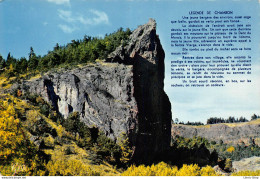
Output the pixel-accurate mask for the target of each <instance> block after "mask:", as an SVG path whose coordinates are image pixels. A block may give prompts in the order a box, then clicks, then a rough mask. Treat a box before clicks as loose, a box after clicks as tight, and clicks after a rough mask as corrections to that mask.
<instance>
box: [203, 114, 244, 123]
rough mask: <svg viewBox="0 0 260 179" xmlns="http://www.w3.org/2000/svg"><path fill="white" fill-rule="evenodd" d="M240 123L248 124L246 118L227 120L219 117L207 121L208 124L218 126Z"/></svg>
mask: <svg viewBox="0 0 260 179" xmlns="http://www.w3.org/2000/svg"><path fill="white" fill-rule="evenodd" d="M238 122H248V120H247V119H246V118H245V117H242V116H241V117H240V118H237V119H236V118H235V117H231V116H230V117H228V118H227V119H224V118H218V117H211V118H209V119H208V120H207V124H218V123H238Z"/></svg>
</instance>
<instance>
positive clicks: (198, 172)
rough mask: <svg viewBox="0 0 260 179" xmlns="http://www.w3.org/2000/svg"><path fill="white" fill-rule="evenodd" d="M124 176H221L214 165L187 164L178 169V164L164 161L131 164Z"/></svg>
mask: <svg viewBox="0 0 260 179" xmlns="http://www.w3.org/2000/svg"><path fill="white" fill-rule="evenodd" d="M121 175H122V176H219V175H218V174H217V173H216V172H215V171H214V169H213V168H212V167H210V166H206V167H203V168H200V167H199V166H198V165H197V164H195V165H193V164H192V165H186V164H184V165H183V167H182V168H180V169H179V170H178V168H177V167H176V166H170V165H168V164H166V163H164V162H161V163H159V164H157V165H152V166H147V167H146V166H144V165H140V166H138V167H137V166H135V165H132V166H130V167H129V168H128V169H127V170H126V171H125V172H123V173H122V174H121Z"/></svg>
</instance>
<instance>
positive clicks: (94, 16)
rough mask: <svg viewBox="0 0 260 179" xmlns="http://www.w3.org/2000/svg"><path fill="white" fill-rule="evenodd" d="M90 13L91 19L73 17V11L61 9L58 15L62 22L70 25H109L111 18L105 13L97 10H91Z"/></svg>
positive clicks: (80, 15) (78, 16)
mask: <svg viewBox="0 0 260 179" xmlns="http://www.w3.org/2000/svg"><path fill="white" fill-rule="evenodd" d="M89 12H90V13H89V14H88V16H89V17H85V16H83V15H82V14H78V15H73V14H72V12H71V11H65V10H62V9H59V10H58V15H59V17H60V18H61V19H62V20H64V21H66V22H69V23H81V24H84V25H99V24H109V18H108V15H107V14H106V13H105V12H103V11H98V10H95V9H91V10H90V11H89Z"/></svg>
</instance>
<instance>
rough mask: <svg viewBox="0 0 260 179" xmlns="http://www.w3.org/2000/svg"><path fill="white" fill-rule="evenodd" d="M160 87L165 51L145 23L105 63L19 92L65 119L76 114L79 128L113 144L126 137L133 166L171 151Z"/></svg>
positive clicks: (50, 76) (28, 84)
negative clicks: (96, 130) (85, 127)
mask: <svg viewBox="0 0 260 179" xmlns="http://www.w3.org/2000/svg"><path fill="white" fill-rule="evenodd" d="M163 81H164V50H163V48H162V46H161V43H160V40H159V37H158V35H156V22H155V21H154V20H152V19H150V20H149V22H148V23H147V24H145V25H142V26H139V27H138V28H137V29H136V30H134V31H133V32H132V34H131V36H130V40H129V42H128V44H127V45H124V46H122V45H121V46H119V47H118V48H117V49H116V50H115V51H114V52H113V53H111V54H110V55H109V57H108V58H107V59H106V62H99V63H95V64H91V65H86V66H84V67H81V68H74V69H72V70H64V69H63V70H59V72H49V73H47V74H45V75H44V76H42V77H40V78H38V79H34V80H30V81H24V82H22V84H21V85H20V88H21V89H22V90H24V91H28V92H29V93H31V94H39V95H41V96H42V97H43V98H44V99H45V100H46V101H48V102H49V103H51V104H52V105H53V106H54V107H55V109H56V110H57V112H59V113H60V114H61V115H63V116H64V117H65V118H67V117H68V115H69V113H71V112H74V111H78V112H79V113H80V117H81V120H82V121H83V122H84V123H86V124H87V125H89V126H96V127H98V128H99V129H101V130H102V131H104V132H105V134H106V135H107V136H108V137H110V138H112V139H114V140H116V139H117V137H118V136H119V135H120V134H121V133H127V135H128V137H129V140H130V142H131V144H132V146H133V151H134V152H133V160H134V161H136V162H142V161H146V162H147V161H148V162H149V161H151V160H153V157H154V156H156V155H157V154H160V153H162V152H163V151H165V150H167V149H168V147H169V145H170V137H171V104H170V102H169V99H168V97H167V95H166V94H165V92H164V82H163Z"/></svg>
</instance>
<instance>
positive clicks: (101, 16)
mask: <svg viewBox="0 0 260 179" xmlns="http://www.w3.org/2000/svg"><path fill="white" fill-rule="evenodd" d="M90 12H91V13H93V14H94V15H96V17H93V19H92V21H93V24H102V23H104V24H108V23H109V20H108V16H107V14H106V13H105V12H102V11H98V10H95V9H91V10H90Z"/></svg>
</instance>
